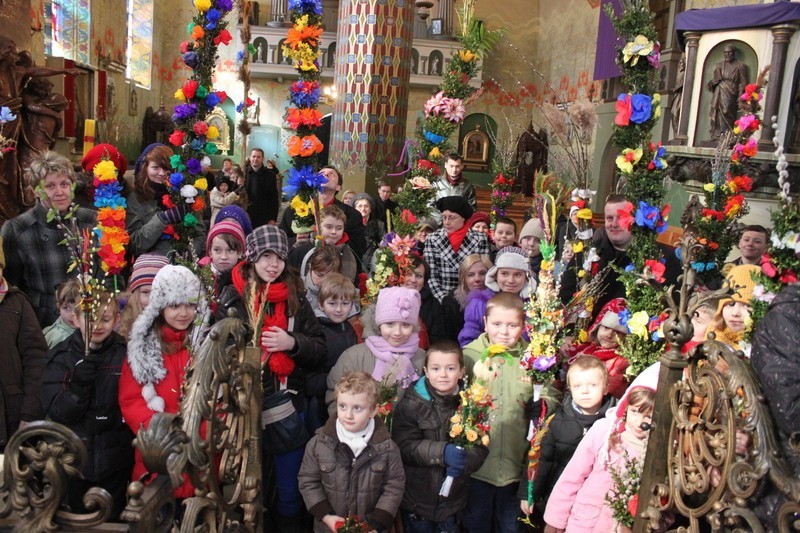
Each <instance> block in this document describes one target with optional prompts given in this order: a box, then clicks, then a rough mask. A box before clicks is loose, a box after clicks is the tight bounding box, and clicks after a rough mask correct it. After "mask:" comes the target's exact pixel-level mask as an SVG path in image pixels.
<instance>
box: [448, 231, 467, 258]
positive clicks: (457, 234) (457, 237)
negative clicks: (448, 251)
mask: <svg viewBox="0 0 800 533" xmlns="http://www.w3.org/2000/svg"><path fill="white" fill-rule="evenodd" d="M468 231H469V228H468V227H467V225H466V224H464V225H463V226H461V229H457V230H455V231H454V232H453V233H448V234H447V238H448V239H449V240H450V246H452V247H453V251H454V252H456V253H458V249H459V248H461V243H462V242H464V238H465V237H466V236H467V232H468Z"/></svg>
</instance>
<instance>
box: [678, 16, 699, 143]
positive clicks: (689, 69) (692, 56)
mask: <svg viewBox="0 0 800 533" xmlns="http://www.w3.org/2000/svg"><path fill="white" fill-rule="evenodd" d="M700 35H701V34H700V33H699V32H694V31H687V32H686V33H684V34H683V38H684V39H686V71H685V72H686V77H685V78H684V80H683V95H682V96H683V98H682V99H681V118H680V121H679V122H678V134H677V135H676V136H675V139H674V140H673V144H678V145H681V146H686V145H687V144H688V143H689V117H690V116H691V110H692V109H691V108H692V94H693V93H694V75H695V69H696V68H697V45H698V44H699V42H700Z"/></svg>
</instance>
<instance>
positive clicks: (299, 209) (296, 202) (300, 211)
mask: <svg viewBox="0 0 800 533" xmlns="http://www.w3.org/2000/svg"><path fill="white" fill-rule="evenodd" d="M312 204H313V202H306V201H304V200H303V199H302V198H300V196H295V197H294V198H292V202H291V203H290V204H289V207H291V208H292V211H294V212H295V214H296V215H297V216H298V217H300V218H303V217H307V216H308V214H309V213H310V212H311V206H312Z"/></svg>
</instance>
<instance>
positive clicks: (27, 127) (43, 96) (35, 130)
mask: <svg viewBox="0 0 800 533" xmlns="http://www.w3.org/2000/svg"><path fill="white" fill-rule="evenodd" d="M68 107H69V100H67V97H66V96H64V95H63V94H58V93H54V92H53V84H52V83H51V82H50V81H49V80H48V79H47V78H33V79H32V80H30V81H29V82H28V84H27V85H26V86H25V87H24V88H23V89H22V119H23V120H22V135H20V138H19V139H18V141H17V150H18V159H19V164H20V167H21V168H28V164H29V162H30V160H31V158H33V157H34V156H35V155H36V154H39V153H41V152H44V151H46V150H51V149H52V148H53V147H54V146H55V145H56V136H57V135H58V132H59V131H61V125H62V120H61V112H62V111H64V110H65V109H67V108H68Z"/></svg>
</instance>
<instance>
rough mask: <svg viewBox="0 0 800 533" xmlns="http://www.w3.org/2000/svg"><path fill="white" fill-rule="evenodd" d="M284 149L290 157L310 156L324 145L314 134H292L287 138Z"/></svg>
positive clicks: (318, 151) (319, 150)
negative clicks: (302, 135)
mask: <svg viewBox="0 0 800 533" xmlns="http://www.w3.org/2000/svg"><path fill="white" fill-rule="evenodd" d="M286 149H287V152H288V153H289V156H290V157H297V156H300V157H310V156H312V155H315V154H318V153H320V152H321V151H322V150H323V149H324V146H323V145H322V143H321V142H320V140H319V139H318V138H317V136H316V135H313V134H312V135H306V136H304V137H298V136H297V135H293V136H292V137H291V138H290V139H289V142H288V143H287V145H286Z"/></svg>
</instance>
